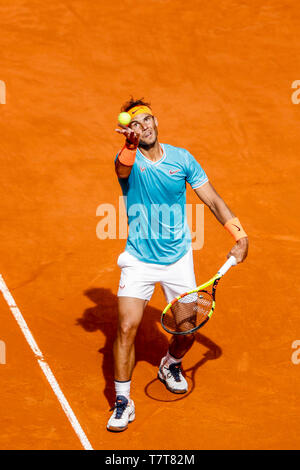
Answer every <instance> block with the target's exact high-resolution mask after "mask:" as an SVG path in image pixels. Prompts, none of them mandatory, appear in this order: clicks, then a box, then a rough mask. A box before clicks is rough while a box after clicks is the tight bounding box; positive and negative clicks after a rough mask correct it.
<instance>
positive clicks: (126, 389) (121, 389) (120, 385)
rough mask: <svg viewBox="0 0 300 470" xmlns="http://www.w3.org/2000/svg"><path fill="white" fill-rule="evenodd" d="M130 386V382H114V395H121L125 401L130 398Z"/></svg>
mask: <svg viewBox="0 0 300 470" xmlns="http://www.w3.org/2000/svg"><path fill="white" fill-rule="evenodd" d="M130 384H131V380H128V381H127V382H120V381H118V380H115V390H116V395H117V396H118V395H123V397H126V398H127V400H129V398H130Z"/></svg>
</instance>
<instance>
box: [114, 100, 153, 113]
mask: <svg viewBox="0 0 300 470" xmlns="http://www.w3.org/2000/svg"><path fill="white" fill-rule="evenodd" d="M135 106H148V107H149V108H151V104H150V103H147V102H146V101H144V98H141V99H139V100H135V99H134V98H133V97H132V96H131V98H130V100H129V101H126V103H124V104H123V106H122V108H121V111H122V112H127V111H129V110H130V109H131V108H134V107H135Z"/></svg>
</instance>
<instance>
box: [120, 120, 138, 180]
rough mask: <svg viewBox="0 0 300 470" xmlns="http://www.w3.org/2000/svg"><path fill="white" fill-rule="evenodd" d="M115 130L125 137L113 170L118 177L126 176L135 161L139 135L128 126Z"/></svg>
mask: <svg viewBox="0 0 300 470" xmlns="http://www.w3.org/2000/svg"><path fill="white" fill-rule="evenodd" d="M116 132H118V133H119V134H123V135H124V136H125V137H126V141H125V145H124V147H123V148H122V150H121V151H120V152H119V153H118V156H117V159H116V162H115V170H116V173H117V176H118V178H128V177H129V175H130V173H131V170H132V167H133V164H134V161H135V155H136V151H137V147H138V143H139V137H138V135H137V134H136V133H135V132H134V131H133V130H132V129H130V128H129V127H122V128H121V129H116Z"/></svg>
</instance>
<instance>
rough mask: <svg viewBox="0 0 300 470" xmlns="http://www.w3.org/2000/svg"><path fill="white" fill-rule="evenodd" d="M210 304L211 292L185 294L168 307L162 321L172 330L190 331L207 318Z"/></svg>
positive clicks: (211, 300)
mask: <svg viewBox="0 0 300 470" xmlns="http://www.w3.org/2000/svg"><path fill="white" fill-rule="evenodd" d="M212 304H213V297H212V294H211V293H209V292H207V291H199V292H195V293H193V294H187V295H186V296H184V297H182V298H181V299H179V300H177V301H176V302H175V303H174V304H173V305H172V307H171V308H169V310H168V311H167V312H166V313H165V315H164V318H163V323H164V325H165V326H166V327H167V328H168V329H169V330H170V331H173V332H186V331H190V330H192V329H194V328H196V327H197V326H199V325H201V324H202V323H204V322H205V321H206V320H207V319H208V314H209V313H210V311H211V308H212Z"/></svg>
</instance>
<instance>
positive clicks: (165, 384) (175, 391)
mask: <svg viewBox="0 0 300 470" xmlns="http://www.w3.org/2000/svg"><path fill="white" fill-rule="evenodd" d="M157 378H158V379H159V380H160V381H161V382H162V383H163V384H164V386H165V387H166V388H167V389H168V390H169V392H172V393H176V394H177V395H182V394H183V393H187V391H188V390H187V389H186V390H178V389H176V388H173V389H172V388H171V387H169V386H168V384H167V382H166V380H165V379H163V378H162V377H160V375H159V372H158V374H157Z"/></svg>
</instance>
